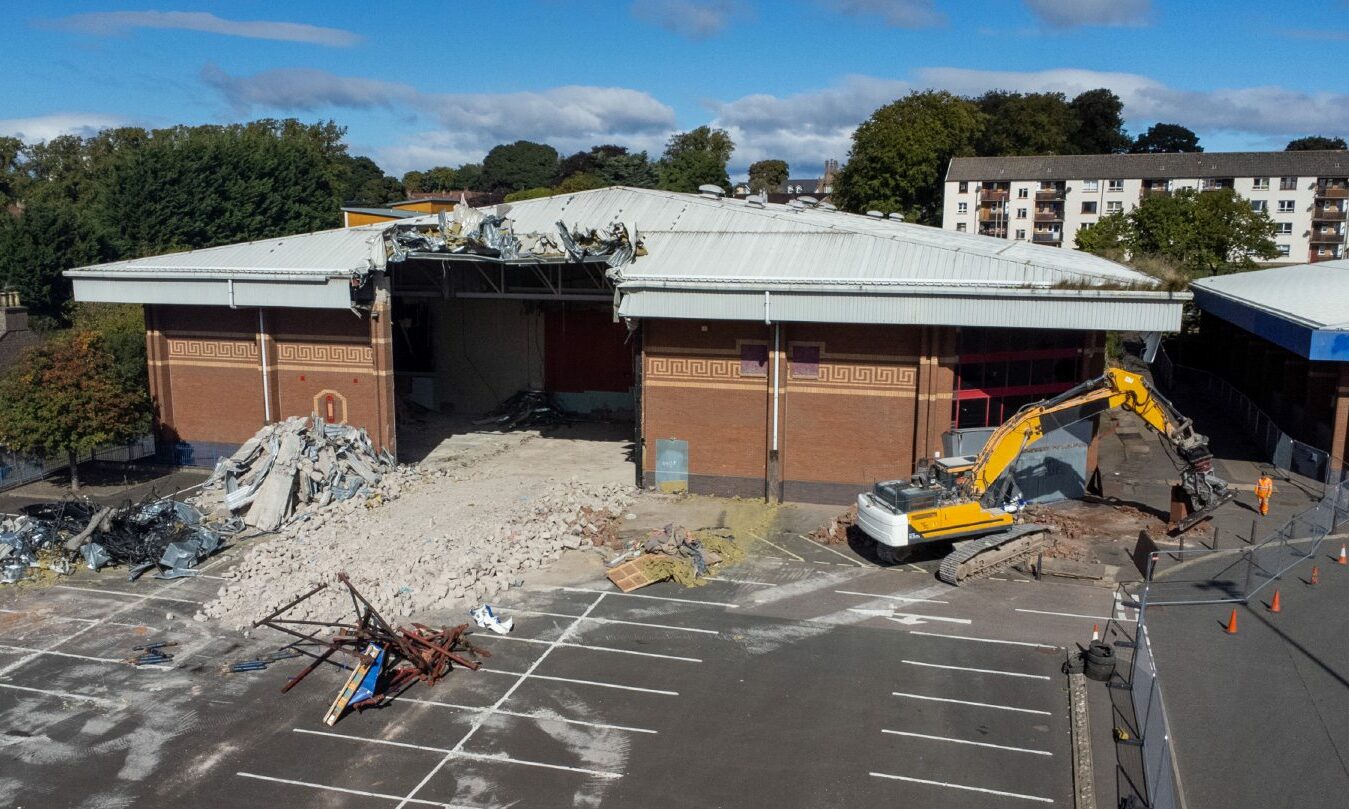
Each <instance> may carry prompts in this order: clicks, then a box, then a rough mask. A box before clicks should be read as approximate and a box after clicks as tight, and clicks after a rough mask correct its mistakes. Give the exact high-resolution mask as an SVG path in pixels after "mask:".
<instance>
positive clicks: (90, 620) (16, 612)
mask: <svg viewBox="0 0 1349 809" xmlns="http://www.w3.org/2000/svg"><path fill="white" fill-rule="evenodd" d="M0 612H7V613H10V614H13V615H23V614H27V615H32V616H33V618H35V619H37V620H41V621H65V622H67V623H75V624H103V625H104V626H121V627H125V628H127V629H138V628H140V627H142V626H145V624H124V623H119V622H117V621H103V620H100V619H98V618H76V617H75V616H73V615H48V614H43V613H34V612H32V611H31V610H6V609H0Z"/></svg>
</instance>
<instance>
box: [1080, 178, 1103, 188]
mask: <svg viewBox="0 0 1349 809" xmlns="http://www.w3.org/2000/svg"><path fill="white" fill-rule="evenodd" d="M1082 190H1083V191H1100V190H1101V181H1100V180H1083V181H1082Z"/></svg>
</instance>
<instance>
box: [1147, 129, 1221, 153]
mask: <svg viewBox="0 0 1349 809" xmlns="http://www.w3.org/2000/svg"><path fill="white" fill-rule="evenodd" d="M1129 151H1130V152H1133V153H1134V154H1157V153H1161V152H1202V151H1204V147H1202V146H1200V145H1199V136H1198V135H1196V134H1194V132H1192V131H1190V130H1189V129H1186V128H1185V127H1183V126H1181V125H1180V124H1153V125H1152V126H1151V127H1149V128H1148V131H1146V132H1144V133H1143V134H1141V135H1139V136H1138V139H1137V140H1135V141H1134V144H1133V146H1131V147H1130V148H1129Z"/></svg>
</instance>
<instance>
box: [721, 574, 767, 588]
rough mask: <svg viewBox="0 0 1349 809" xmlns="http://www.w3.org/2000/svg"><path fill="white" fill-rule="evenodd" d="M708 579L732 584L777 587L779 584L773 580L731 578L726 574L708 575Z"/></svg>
mask: <svg viewBox="0 0 1349 809" xmlns="http://www.w3.org/2000/svg"><path fill="white" fill-rule="evenodd" d="M707 580H708V581H724V582H729V583H730V584H745V585H749V586H750V587H777V585H776V584H774V583H773V582H771V581H753V580H750V579H731V578H727V577H726V576H720V575H718V576H708V577H707Z"/></svg>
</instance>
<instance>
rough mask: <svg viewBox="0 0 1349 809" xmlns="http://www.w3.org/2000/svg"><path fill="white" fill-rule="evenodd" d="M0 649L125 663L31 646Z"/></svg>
mask: <svg viewBox="0 0 1349 809" xmlns="http://www.w3.org/2000/svg"><path fill="white" fill-rule="evenodd" d="M0 649H9V650H10V651H14V652H34V653H36V654H39V655H54V656H56V657H71V658H74V659H76V660H92V661H93V662H95V663H125V662H126V661H125V660H119V659H118V658H115V657H93V656H92V655H77V654H72V653H71V652H54V651H51V650H50V649H36V648H33V647H31V646H8V645H5V644H0Z"/></svg>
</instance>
